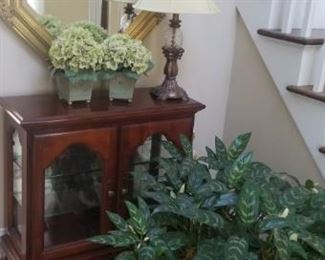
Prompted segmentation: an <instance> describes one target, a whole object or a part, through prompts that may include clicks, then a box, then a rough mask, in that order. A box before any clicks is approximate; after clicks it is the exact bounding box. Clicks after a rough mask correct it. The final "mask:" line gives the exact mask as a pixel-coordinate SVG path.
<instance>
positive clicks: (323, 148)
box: [319, 146, 325, 154]
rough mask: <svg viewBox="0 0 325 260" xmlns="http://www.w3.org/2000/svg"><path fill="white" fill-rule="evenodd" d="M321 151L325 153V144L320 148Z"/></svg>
mask: <svg viewBox="0 0 325 260" xmlns="http://www.w3.org/2000/svg"><path fill="white" fill-rule="evenodd" d="M319 152H320V153H323V154H325V146H324V147H321V148H319Z"/></svg>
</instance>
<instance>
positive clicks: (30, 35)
mask: <svg viewBox="0 0 325 260" xmlns="http://www.w3.org/2000/svg"><path fill="white" fill-rule="evenodd" d="M31 13H33V10H32V9H31V8H29V7H28V6H27V5H25V4H24V3H23V0H0V18H2V20H3V21H4V22H5V23H6V24H7V25H9V26H10V27H11V28H12V29H13V30H14V31H15V32H16V33H17V34H18V35H19V36H20V37H22V38H23V39H24V40H25V41H26V42H27V43H28V44H29V45H30V46H31V47H32V48H33V49H34V50H35V51H37V53H39V54H40V55H41V56H42V57H43V58H45V59H47V58H48V50H49V48H50V46H51V42H52V40H53V39H52V37H51V35H50V34H49V33H48V32H47V30H46V29H45V28H44V27H43V26H42V25H41V24H40V23H39V22H38V21H37V20H36V18H35V17H33V16H32V15H31ZM162 18H163V16H162V15H161V14H158V13H151V12H141V13H140V14H139V15H138V16H137V17H136V18H135V19H134V21H133V23H132V24H131V25H130V26H129V28H128V29H127V30H126V33H127V34H129V35H130V36H132V37H133V38H135V39H138V40H143V39H144V38H145V37H146V36H147V35H148V34H149V33H150V32H151V31H152V30H153V29H154V28H155V26H156V25H157V24H158V23H159V22H160V21H161V19H162Z"/></svg>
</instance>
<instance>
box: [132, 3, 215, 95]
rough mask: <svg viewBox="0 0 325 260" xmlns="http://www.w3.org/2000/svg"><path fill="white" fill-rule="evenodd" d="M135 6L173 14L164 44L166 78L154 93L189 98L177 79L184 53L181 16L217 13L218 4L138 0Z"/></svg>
mask: <svg viewBox="0 0 325 260" xmlns="http://www.w3.org/2000/svg"><path fill="white" fill-rule="evenodd" d="M134 8H135V9H140V10H145V11H152V12H159V13H171V14H172V15H173V16H172V19H171V20H170V25H169V29H168V32H167V33H166V35H165V37H166V42H165V44H164V46H163V53H164V55H165V57H166V59H167V63H166V66H165V69H164V73H165V80H164V82H163V83H162V85H161V86H158V87H156V88H154V89H153V91H152V95H153V96H155V97H156V98H157V99H159V100H172V99H183V100H185V101H186V100H188V95H187V93H186V92H185V90H183V89H182V88H181V87H180V86H179V85H178V83H177V80H176V77H177V75H178V65H177V60H179V59H181V58H182V56H183V53H184V49H183V48H182V45H183V34H182V31H181V30H180V27H181V20H180V18H179V16H180V14H215V13H217V12H218V8H217V6H216V5H215V3H214V1H213V0H138V1H137V2H136V4H135V5H134Z"/></svg>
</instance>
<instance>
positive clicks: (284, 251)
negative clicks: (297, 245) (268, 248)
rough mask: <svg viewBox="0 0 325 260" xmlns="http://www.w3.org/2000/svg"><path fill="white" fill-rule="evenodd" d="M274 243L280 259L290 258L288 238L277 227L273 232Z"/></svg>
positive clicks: (288, 259) (287, 259)
mask: <svg viewBox="0 0 325 260" xmlns="http://www.w3.org/2000/svg"><path fill="white" fill-rule="evenodd" d="M273 236H274V245H275V247H276V249H277V253H278V255H279V258H280V259H281V260H290V259H291V258H290V248H289V239H288V237H287V236H286V235H285V234H282V233H281V232H280V231H278V230H277V229H276V230H274V232H273Z"/></svg>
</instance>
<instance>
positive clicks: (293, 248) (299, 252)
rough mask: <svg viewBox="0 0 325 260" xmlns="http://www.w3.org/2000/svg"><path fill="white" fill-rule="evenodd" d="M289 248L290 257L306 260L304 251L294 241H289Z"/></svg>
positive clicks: (306, 256)
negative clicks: (294, 256)
mask: <svg viewBox="0 0 325 260" xmlns="http://www.w3.org/2000/svg"><path fill="white" fill-rule="evenodd" d="M289 248H290V251H291V254H292V255H296V256H300V257H301V258H302V259H306V260H307V259H308V255H307V252H306V251H305V249H304V248H303V247H302V246H301V245H300V244H299V243H297V242H296V241H291V240H290V241H289Z"/></svg>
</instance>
